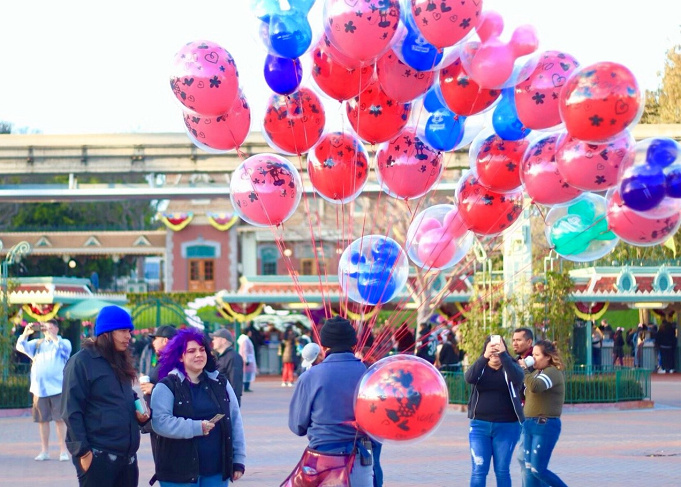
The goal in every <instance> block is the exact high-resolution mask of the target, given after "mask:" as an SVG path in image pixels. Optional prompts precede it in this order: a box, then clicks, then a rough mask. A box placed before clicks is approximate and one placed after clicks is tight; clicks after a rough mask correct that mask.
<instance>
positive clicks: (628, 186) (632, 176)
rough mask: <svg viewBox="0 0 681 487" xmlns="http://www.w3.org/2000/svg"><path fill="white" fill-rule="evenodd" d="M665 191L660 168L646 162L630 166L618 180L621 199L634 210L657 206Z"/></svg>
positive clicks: (650, 208) (646, 209) (644, 209)
mask: <svg viewBox="0 0 681 487" xmlns="http://www.w3.org/2000/svg"><path fill="white" fill-rule="evenodd" d="M666 192H667V188H666V181H665V176H664V173H663V172H662V169H661V168H659V167H656V166H649V165H648V164H641V165H639V166H634V167H632V168H631V170H629V171H628V172H627V175H626V177H624V178H622V181H621V182H620V195H621V196H622V201H623V202H624V204H625V205H627V206H628V207H629V208H631V209H632V210H636V211H648V210H652V209H653V208H655V207H657V206H658V205H659V204H660V203H661V202H662V200H663V199H664V197H665V194H666Z"/></svg>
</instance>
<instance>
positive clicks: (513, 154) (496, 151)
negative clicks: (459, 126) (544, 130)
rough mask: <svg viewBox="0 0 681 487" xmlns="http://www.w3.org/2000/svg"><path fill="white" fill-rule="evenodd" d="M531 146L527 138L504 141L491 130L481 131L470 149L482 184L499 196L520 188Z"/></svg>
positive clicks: (474, 166)
mask: <svg viewBox="0 0 681 487" xmlns="http://www.w3.org/2000/svg"><path fill="white" fill-rule="evenodd" d="M528 146H529V142H528V141H527V140H526V139H521V140H504V139H502V138H501V137H499V136H498V135H497V134H495V133H494V132H493V131H492V130H490V129H487V130H483V131H482V132H480V133H479V134H478V136H477V137H476V138H475V139H474V140H473V143H472V144H471V147H470V150H469V160H470V163H471V169H473V170H474V171H475V172H476V174H477V175H478V182H479V183H480V184H482V185H483V186H485V187H486V188H489V189H491V190H492V191H496V192H497V193H508V192H512V191H515V190H517V189H518V188H520V186H521V185H522V182H521V181H520V165H521V163H522V160H523V155H524V154H525V150H526V149H527V147H528Z"/></svg>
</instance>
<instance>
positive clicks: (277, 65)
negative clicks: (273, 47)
mask: <svg viewBox="0 0 681 487" xmlns="http://www.w3.org/2000/svg"><path fill="white" fill-rule="evenodd" d="M264 75H265V82H266V83H267V86H269V87H270V89H271V90H272V91H274V92H275V93H279V94H280V95H290V94H291V93H293V92H294V91H296V90H297V89H298V87H299V86H300V81H301V80H302V78H303V67H302V65H301V64H300V59H287V58H283V57H279V56H274V55H272V54H268V55H267V57H266V58H265V69H264Z"/></svg>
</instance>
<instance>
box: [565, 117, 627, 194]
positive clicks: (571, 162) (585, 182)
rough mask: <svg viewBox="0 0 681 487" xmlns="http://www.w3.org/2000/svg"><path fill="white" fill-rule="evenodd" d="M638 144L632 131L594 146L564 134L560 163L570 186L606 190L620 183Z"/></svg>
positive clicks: (590, 189) (588, 189) (586, 189)
mask: <svg viewBox="0 0 681 487" xmlns="http://www.w3.org/2000/svg"><path fill="white" fill-rule="evenodd" d="M635 145H636V141H635V140H634V137H633V136H632V135H631V132H629V131H628V130H625V131H624V132H622V133H621V134H620V135H618V136H617V137H615V138H614V139H612V140H611V141H610V142H607V143H602V144H590V143H588V142H584V141H582V140H579V139H576V138H574V137H572V136H571V135H569V134H568V133H566V132H564V133H563V134H562V135H561V136H560V138H559V139H558V145H557V147H556V163H557V164H558V170H559V171H560V174H561V175H562V176H563V178H564V179H565V181H566V182H567V183H568V184H569V185H571V186H574V187H575V188H579V189H583V190H584V191H603V190H605V189H608V188H611V187H612V186H615V185H616V184H617V182H618V176H619V172H620V166H621V164H622V161H623V160H624V158H625V156H626V155H627V154H628V153H629V152H630V151H632V150H634V146H635Z"/></svg>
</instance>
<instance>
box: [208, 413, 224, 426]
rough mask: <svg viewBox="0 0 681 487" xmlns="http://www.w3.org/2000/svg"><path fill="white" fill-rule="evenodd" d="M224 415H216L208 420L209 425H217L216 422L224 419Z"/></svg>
mask: <svg viewBox="0 0 681 487" xmlns="http://www.w3.org/2000/svg"><path fill="white" fill-rule="evenodd" d="M224 417H225V415H224V414H216V415H215V416H213V417H212V418H210V419H209V420H208V422H209V423H213V424H217V422H218V421H220V420H221V419H222V418H224Z"/></svg>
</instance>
